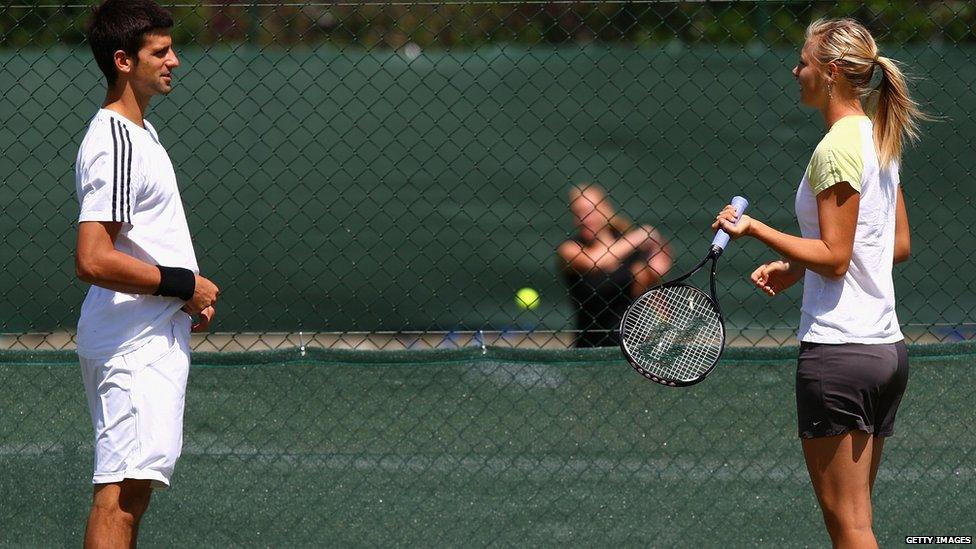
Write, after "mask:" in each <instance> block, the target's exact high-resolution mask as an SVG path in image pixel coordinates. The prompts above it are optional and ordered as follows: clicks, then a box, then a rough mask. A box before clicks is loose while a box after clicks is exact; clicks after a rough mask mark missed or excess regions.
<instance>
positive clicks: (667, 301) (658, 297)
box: [621, 286, 722, 381]
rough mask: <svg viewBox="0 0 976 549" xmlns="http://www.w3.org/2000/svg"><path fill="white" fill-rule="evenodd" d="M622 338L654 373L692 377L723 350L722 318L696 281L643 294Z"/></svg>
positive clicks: (626, 321)
mask: <svg viewBox="0 0 976 549" xmlns="http://www.w3.org/2000/svg"><path fill="white" fill-rule="evenodd" d="M621 338H622V340H623V342H624V344H625V345H626V347H627V349H628V351H629V352H630V355H631V357H632V358H633V359H634V360H635V361H636V362H637V364H638V365H639V366H641V367H642V368H644V369H645V370H647V371H648V372H649V373H651V374H652V375H657V376H659V377H662V378H665V379H669V380H674V381H691V380H694V379H697V378H699V377H701V376H702V375H703V374H705V373H706V372H707V371H708V369H709V368H711V366H712V364H714V363H715V361H716V360H718V356H719V354H720V353H721V350H722V321H721V319H720V318H719V315H718V311H717V310H716V309H715V307H714V306H713V305H712V302H711V300H710V299H709V298H708V296H706V295H705V294H704V293H702V292H701V291H699V290H698V289H696V288H693V287H691V286H669V287H665V288H660V289H658V290H655V291H652V292H649V293H647V294H644V295H643V296H641V297H640V298H639V299H638V301H637V302H636V303H634V305H633V306H632V307H631V309H630V311H629V312H628V314H627V317H626V318H625V319H624V323H623V331H622V333H621Z"/></svg>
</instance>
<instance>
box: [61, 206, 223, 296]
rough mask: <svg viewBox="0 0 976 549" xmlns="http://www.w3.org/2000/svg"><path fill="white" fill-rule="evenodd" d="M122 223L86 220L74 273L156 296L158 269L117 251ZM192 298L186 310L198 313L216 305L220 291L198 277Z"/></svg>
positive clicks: (87, 279)
mask: <svg viewBox="0 0 976 549" xmlns="http://www.w3.org/2000/svg"><path fill="white" fill-rule="evenodd" d="M121 229H122V223H121V222H110V221H83V222H82V223H80V224H79V226H78V246H77V248H76V251H75V273H76V274H77V276H78V278H79V279H81V280H83V281H85V282H87V283H89V284H94V285H95V286H100V287H102V288H107V289H109V290H114V291H117V292H124V293H129V294H150V295H153V294H156V293H157V291H158V290H159V287H160V284H161V283H162V272H161V271H160V269H159V267H157V266H155V265H150V264H149V263H146V262H144V261H140V260H138V259H136V258H134V257H132V256H130V255H128V254H124V253H122V252H120V251H118V250H116V249H115V238H116V237H117V236H118V234H119V231H120V230H121ZM194 279H195V285H194V288H193V297H192V298H190V299H189V300H188V301H187V303H186V306H185V307H184V310H185V311H186V312H188V313H190V314H196V313H198V312H200V311H201V310H203V309H205V308H207V307H210V306H212V305H213V304H215V303H216V302H217V294H219V293H220V292H219V290H218V289H217V286H215V285H214V283H213V282H211V281H209V280H207V279H206V278H204V277H202V276H200V275H195V276H194Z"/></svg>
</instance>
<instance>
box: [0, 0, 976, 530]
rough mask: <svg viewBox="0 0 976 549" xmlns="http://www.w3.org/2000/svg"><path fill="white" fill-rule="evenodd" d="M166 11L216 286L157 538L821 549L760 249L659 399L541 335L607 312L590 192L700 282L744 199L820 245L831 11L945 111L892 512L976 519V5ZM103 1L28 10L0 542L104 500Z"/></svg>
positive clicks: (0, 460)
mask: <svg viewBox="0 0 976 549" xmlns="http://www.w3.org/2000/svg"><path fill="white" fill-rule="evenodd" d="M170 8H171V10H172V12H173V13H174V15H175V16H176V20H177V22H176V27H175V28H174V37H175V39H176V44H177V52H178V54H179V55H180V57H181V60H182V66H181V67H180V68H179V69H178V70H177V72H176V73H175V81H176V87H175V90H174V91H173V92H172V93H171V94H170V95H169V96H167V97H165V98H159V99H157V100H156V101H155V102H154V104H153V106H152V108H151V111H150V113H149V114H148V116H147V118H148V119H149V120H150V121H151V122H152V123H153V124H154V125H155V126H156V128H157V129H159V130H160V134H161V138H162V141H163V143H164V145H165V146H166V147H167V149H168V151H169V154H170V156H171V157H172V159H173V161H174V164H175V167H176V170H177V176H178V179H179V181H180V185H181V191H182V195H183V199H184V203H185V206H186V210H187V217H188V219H189V223H190V227H191V231H192V233H193V237H194V242H195V246H196V252H197V256H198V258H199V263H200V266H201V269H202V271H203V273H204V274H206V275H208V276H210V277H212V278H213V279H214V280H215V281H217V282H218V283H219V284H220V285H221V287H222V295H221V300H220V304H219V316H218V319H217V323H216V332H215V333H211V334H209V335H206V336H199V337H198V338H197V339H195V340H194V343H195V349H196V350H197V351H198V352H197V353H195V356H194V364H195V367H194V369H193V372H192V375H191V381H190V383H189V387H188V397H187V417H186V439H185V444H184V454H183V458H182V459H181V461H180V464H179V467H178V471H177V478H176V479H175V482H176V486H177V487H178V488H179V489H178V491H177V493H175V494H173V495H169V494H167V493H165V492H163V493H159V494H157V495H155V496H154V503H153V511H152V512H150V514H149V516H148V518H147V519H146V521H145V522H144V523H143V527H142V531H143V534H142V536H143V537H142V541H144V542H146V543H148V544H150V545H152V544H156V545H166V546H170V545H174V544H175V545H184V546H195V545H200V546H229V545H274V546H292V545H320V544H322V543H323V542H328V543H330V544H331V545H338V546H346V545H349V546H353V545H355V546H361V545H372V546H395V545H422V546H471V545H529V546H549V545H557V544H558V545H567V544H570V545H581V546H584V545H585V546H622V545H623V546H631V545H633V546H644V547H646V546H716V545H723V546H744V545H757V544H771V545H775V546H784V547H785V546H810V545H817V544H823V543H825V542H826V541H827V540H826V537H825V534H824V533H823V529H822V526H821V524H820V520H821V519H820V517H819V511H818V509H817V507H816V503H815V499H814V497H813V494H812V491H811V489H810V487H809V481H808V480H807V478H806V473H805V470H804V469H803V465H802V458H801V457H800V451H799V449H798V448H797V444H796V442H795V440H794V438H793V432H794V430H795V425H794V424H793V423H792V422H793V421H794V420H795V417H793V416H791V415H790V410H792V409H793V406H794V404H793V395H792V394H791V386H792V383H791V379H792V375H793V372H792V368H791V366H792V360H793V356H794V353H795V349H793V348H790V345H791V343H792V340H793V337H794V331H795V326H796V324H797V317H798V308H799V297H800V291H799V288H795V289H791V290H790V291H789V292H787V293H786V294H784V295H782V296H779V297H777V298H776V299H771V300H770V299H767V298H766V297H764V296H762V295H760V294H759V293H758V292H756V291H755V290H754V288H753V287H752V285H751V284H750V283H749V282H748V281H746V280H745V276H747V274H748V273H750V272H751V271H752V269H753V268H754V266H755V265H756V264H757V263H759V262H761V261H765V260H767V259H769V257H770V254H769V252H768V251H767V250H766V249H764V248H763V247H762V246H760V245H759V244H758V243H755V242H750V241H738V242H736V243H735V244H734V245H733V247H732V248H730V250H729V251H728V252H727V253H726V254H725V255H724V256H723V257H722V261H721V264H720V269H719V291H720V293H721V295H722V303H723V309H724V310H725V313H726V317H727V318H726V322H727V327H728V329H729V332H730V342H731V343H732V345H733V346H734V347H733V348H731V349H729V350H727V351H726V355H725V356H726V359H724V360H723V363H722V364H721V365H720V366H719V367H718V368H717V370H716V372H715V373H714V374H713V375H712V376H711V377H710V378H709V380H708V382H706V383H704V384H702V385H699V386H696V387H694V388H691V389H688V390H682V391H668V390H663V389H660V388H658V387H656V386H654V385H651V384H647V383H646V382H644V381H643V380H642V379H641V378H640V377H639V376H637V375H636V374H632V373H631V372H630V371H629V369H628V368H627V366H626V365H625V364H623V363H622V362H623V361H622V360H621V358H620V356H619V353H618V352H617V351H616V350H615V349H606V350H587V351H582V350H580V351H577V350H552V349H548V348H551V347H567V346H570V345H572V343H573V341H574V338H575V337H576V335H577V331H578V329H579V326H578V325H577V323H576V313H577V311H576V310H575V308H574V304H573V301H572V300H571V299H570V287H569V283H568V282H567V278H566V277H565V275H564V273H563V270H562V268H561V267H560V264H559V262H558V260H557V249H558V248H559V246H560V245H561V244H562V243H564V242H566V241H568V240H571V239H573V238H574V237H575V236H576V231H577V229H576V226H575V224H574V218H573V215H572V214H571V212H570V205H569V190H570V188H571V187H572V186H573V185H578V184H581V183H584V182H591V183H595V184H597V185H599V186H600V187H602V188H603V189H605V191H606V193H607V196H608V198H609V200H610V201H611V202H612V204H613V205H614V207H615V208H616V209H617V211H618V212H620V213H623V214H625V215H626V217H628V218H629V219H631V220H633V221H634V222H635V223H639V224H650V225H653V226H654V227H655V228H656V229H657V230H658V231H659V233H660V235H661V236H662V237H663V238H664V239H666V240H667V242H668V243H669V246H670V248H671V252H672V254H673V259H674V265H673V266H672V267H671V274H675V273H678V272H683V271H684V270H685V269H686V268H688V267H690V266H691V265H692V262H693V261H695V260H697V259H699V258H700V256H701V254H702V253H703V252H704V251H705V248H706V247H707V243H708V241H709V240H710V236H711V235H710V234H709V233H710V231H709V229H708V225H709V223H710V219H711V217H712V216H713V215H714V213H715V212H716V211H717V210H718V209H719V208H720V207H721V206H723V205H724V204H725V203H726V202H727V201H728V199H729V198H730V197H731V196H732V195H733V194H744V195H746V196H748V197H749V198H750V199H751V202H752V205H751V212H753V213H754V214H755V216H756V217H759V218H761V219H763V220H765V221H767V222H768V223H770V224H771V225H773V226H776V227H778V228H781V229H784V230H788V231H792V232H794V233H796V232H798V231H797V229H796V225H795V223H796V222H795V216H794V213H793V197H794V192H795V189H796V185H797V184H798V182H799V179H800V177H801V175H802V171H803V169H804V167H805V166H806V162H807V159H808V158H809V155H810V153H811V151H812V148H813V146H814V145H815V144H816V143H817V141H818V140H819V138H820V136H821V134H822V131H823V129H822V122H821V121H820V120H819V119H818V115H817V113H815V112H811V111H809V110H805V109H804V108H802V107H800V106H799V104H798V103H799V101H798V91H797V87H796V83H795V82H794V80H793V77H792V75H791V72H790V71H791V69H792V67H793V66H794V64H795V61H796V59H797V56H798V50H799V47H800V45H801V43H802V40H803V33H804V29H805V26H806V25H807V24H808V23H809V22H810V21H812V20H813V19H815V18H817V17H819V16H853V17H856V18H857V19H859V20H861V21H863V22H864V23H866V24H867V25H868V27H869V28H871V30H872V31H873V32H874V33H875V35H876V36H877V37H878V39H879V42H880V45H881V48H882V52H883V54H884V55H886V56H889V57H892V58H895V59H897V60H900V61H902V62H904V63H905V66H906V68H907V70H908V71H909V72H910V73H912V74H914V75H915V76H916V77H917V79H916V80H915V81H914V82H913V84H912V89H913V91H914V94H915V97H916V98H917V99H918V100H919V101H920V102H921V103H922V105H923V107H924V108H925V109H926V110H927V111H928V112H929V113H930V114H933V115H935V116H936V117H938V118H939V120H938V121H937V122H934V123H931V124H927V125H926V126H925V127H924V136H923V139H922V141H921V143H920V144H919V145H918V146H917V147H914V148H911V149H909V150H908V151H907V152H906V155H905V159H904V163H903V169H902V181H903V184H904V190H905V195H906V199H907V203H908V210H909V217H910V219H911V225H912V230H913V235H912V236H913V240H912V259H911V261H909V262H908V263H906V264H902V265H898V266H897V267H896V269H895V283H896V289H897V293H898V299H899V301H898V307H899V308H898V315H899V319H900V321H901V323H902V325H903V329H904V331H905V333H906V335H907V336H908V338H909V339H910V341H912V342H913V343H916V345H913V346H912V347H911V352H912V354H913V362H912V368H913V373H912V381H911V388H910V390H909V391H908V393H907V394H906V398H905V402H904V403H903V405H902V411H901V412H900V413H899V423H898V434H899V436H896V437H893V438H892V439H891V441H890V442H889V443H888V446H887V448H888V450H886V451H887V452H888V453H887V455H886V458H885V460H886V461H885V462H884V464H883V466H882V469H881V471H880V473H879V476H878V485H877V489H876V492H875V500H876V501H875V517H876V524H875V527H876V532H877V533H878V537H879V540H880V541H881V542H882V545H890V544H892V543H901V542H902V541H903V537H904V536H907V535H916V534H920V535H928V534H948V535H952V534H958V535H971V534H972V533H973V531H974V530H973V529H972V528H973V526H974V523H973V521H972V517H973V516H976V510H974V507H973V501H972V498H971V496H970V495H971V494H972V492H973V491H974V488H976V486H974V479H976V471H974V469H973V467H972V463H973V457H974V455H976V448H974V446H973V440H974V436H973V435H974V433H973V429H972V425H973V424H974V423H976V421H974V419H976V418H974V417H973V413H974V409H973V407H972V406H971V400H972V398H971V397H972V392H971V391H970V390H968V389H966V386H967V384H966V381H967V379H968V377H969V374H968V372H969V371H970V370H971V364H972V358H973V356H974V350H973V348H972V347H971V345H970V344H963V343H959V344H951V343H952V342H955V341H961V340H969V339H973V337H974V332H976V329H974V324H973V322H972V317H973V311H974V307H976V297H974V292H973V277H972V276H971V275H970V273H971V272H973V261H974V260H973V258H972V256H971V254H970V253H969V250H968V246H967V245H966V243H967V241H968V240H970V239H972V237H973V227H974V225H976V224H974V221H976V215H974V210H973V190H972V185H971V184H970V181H971V179H972V176H973V175H974V174H973V167H972V166H973V164H972V158H973V154H972V151H973V148H974V143H973V135H974V131H973V130H974V129H976V122H974V121H973V120H974V116H973V109H976V97H974V93H973V91H972V90H973V88H974V86H976V63H974V58H976V35H974V34H973V31H972V29H973V25H974V24H976V6H974V5H973V4H972V3H971V2H908V1H902V2H870V3H862V2H841V3H826V2H741V3H715V2H706V3H699V2H688V3H675V2H626V3H624V2H599V3H569V2H545V3H539V2H519V3H512V2H495V3H483V2H415V3H398V2H382V3H372V2H335V3H328V4H325V3H303V4H290V3H289V4H285V3H281V4H271V3H242V2H233V1H226V2H210V3H203V4H193V3H181V4H178V5H171V6H170ZM89 9H90V8H89V7H88V6H83V5H57V6H55V5H50V6H45V5H37V4H34V5H26V4H25V5H17V4H8V5H6V6H5V7H0V117H2V124H0V174H2V175H3V179H4V184H3V186H2V188H0V195H2V200H0V231H2V233H3V234H4V239H3V240H2V241H0V257H2V259H3V263H4V269H3V270H2V271H0V312H2V314H0V350H3V352H0V388H2V390H0V410H3V411H4V415H5V420H4V421H0V468H2V469H3V471H4V473H3V474H0V545H11V546H24V545H29V546H36V545H44V546H49V545H58V544H60V545H74V544H76V543H77V541H78V540H79V539H80V535H81V534H80V532H81V529H82V528H83V524H84V513H85V511H86V508H87V505H88V497H89V496H90V494H89V492H88V491H87V487H86V486H85V482H86V481H87V479H88V478H89V475H90V472H91V471H90V468H89V463H90V456H91V441H90V428H91V425H90V423H89V420H88V418H87V417H86V415H85V403H84V397H83V395H82V388H81V384H80V383H79V380H78V373H77V362H76V357H75V356H74V354H73V352H71V349H73V348H74V326H75V323H76V321H77V316H78V309H79V306H80V304H81V302H82V299H83V297H84V292H85V291H86V290H87V288H86V287H85V285H83V284H81V283H80V282H78V281H77V280H75V277H74V272H73V271H74V269H73V264H72V263H73V250H74V241H75V233H76V230H77V229H76V223H75V220H76V218H77V203H76V199H75V196H74V184H73V163H74V159H75V154H76V152H77V149H78V145H79V143H80V140H81V138H82V136H83V135H84V132H85V129H86V125H87V121H88V120H89V119H90V117H91V116H92V115H93V114H94V112H95V109H96V108H97V106H98V105H99V104H100V101H101V100H102V97H103V93H104V89H103V84H102V80H101V77H100V73H99V71H98V70H97V68H96V66H95V64H94V62H93V60H92V58H91V54H90V52H89V51H88V47H87V44H86V43H85V39H84V28H85V22H86V20H87V17H88V13H89ZM520 288H532V289H534V290H536V291H537V292H538V294H539V296H540V298H539V303H538V306H537V307H534V308H532V307H523V306H520V305H519V304H518V303H517V302H516V300H515V294H516V291H517V290H518V289H520ZM933 342H938V343H941V345H939V346H938V347H937V348H934V349H933V348H930V347H926V346H925V345H919V344H921V343H933ZM445 347H462V349H445ZM501 347H521V348H519V349H505V348H501ZM292 348H298V349H300V352H297V351H296V350H294V349H292ZM536 348H547V349H545V350H538V349H536ZM399 349H411V350H410V351H408V352H401V351H398V350H399ZM413 349H426V350H417V351H415V350H413ZM360 350H369V351H370V352H359V351H360ZM208 351H220V352H208ZM238 351H239V352H238ZM906 502H907V503H906ZM957 528H959V529H960V530H958V531H957V530H956V529H957Z"/></svg>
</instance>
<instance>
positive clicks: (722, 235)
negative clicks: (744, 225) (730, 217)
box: [712, 196, 749, 253]
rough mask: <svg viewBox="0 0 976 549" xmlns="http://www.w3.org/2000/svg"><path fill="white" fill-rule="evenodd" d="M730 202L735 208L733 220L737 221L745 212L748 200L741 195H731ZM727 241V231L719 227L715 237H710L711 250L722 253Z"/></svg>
mask: <svg viewBox="0 0 976 549" xmlns="http://www.w3.org/2000/svg"><path fill="white" fill-rule="evenodd" d="M731 204H732V207H733V208H735V221H736V223H738V222H739V218H740V217H741V216H742V214H744V213H745V211H746V208H748V207H749V201H748V200H746V199H745V197H743V196H734V197H732V202H731ZM728 243H729V233H727V232H725V231H723V230H722V229H719V230H718V232H716V233H715V238H714V239H712V250H714V251H716V252H717V253H722V251H723V250H725V246H727V245H728Z"/></svg>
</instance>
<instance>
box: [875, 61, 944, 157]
mask: <svg viewBox="0 0 976 549" xmlns="http://www.w3.org/2000/svg"><path fill="white" fill-rule="evenodd" d="M875 62H876V63H877V65H878V68H880V69H881V81H880V82H879V83H878V85H877V86H876V87H875V88H874V89H873V90H872V91H871V92H870V93H869V94H868V97H867V105H866V106H867V111H868V114H869V115H870V116H871V118H872V119H873V120H874V141H875V143H876V146H877V147H878V159H879V160H880V161H881V165H882V166H887V165H888V164H889V163H891V162H897V161H899V160H900V159H901V152H902V148H903V146H904V142H905V138H908V141H909V142H911V143H915V142H917V141H918V138H919V129H918V121H919V120H929V119H930V118H929V116H927V115H926V114H925V113H923V112H922V110H921V109H920V108H919V107H918V104H917V103H916V102H915V101H913V100H912V98H911V96H909V94H908V83H907V81H906V78H905V75H904V74H902V72H901V69H899V68H898V63H897V62H896V61H895V60H894V59H890V58H887V57H881V56H878V57H877V59H876V61H875Z"/></svg>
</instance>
